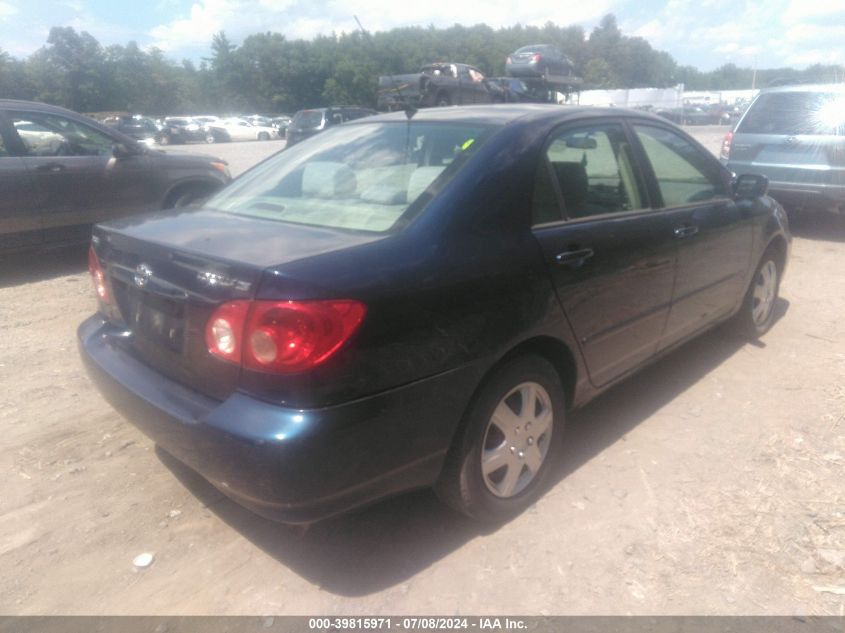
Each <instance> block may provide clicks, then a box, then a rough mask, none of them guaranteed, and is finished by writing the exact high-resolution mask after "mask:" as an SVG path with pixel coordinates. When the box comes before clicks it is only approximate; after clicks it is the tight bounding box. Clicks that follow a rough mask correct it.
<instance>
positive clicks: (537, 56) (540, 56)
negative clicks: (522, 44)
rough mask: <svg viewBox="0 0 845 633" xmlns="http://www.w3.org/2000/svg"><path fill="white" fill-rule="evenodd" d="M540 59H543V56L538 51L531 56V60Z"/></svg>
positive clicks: (536, 60) (537, 60)
mask: <svg viewBox="0 0 845 633" xmlns="http://www.w3.org/2000/svg"><path fill="white" fill-rule="evenodd" d="M541 59H543V56H542V55H540V54H539V53H535V54H534V55H533V56H532V57H531V61H532V62H539V61H540V60H541Z"/></svg>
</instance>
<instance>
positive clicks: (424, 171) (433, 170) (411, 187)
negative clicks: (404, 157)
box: [408, 165, 446, 202]
mask: <svg viewBox="0 0 845 633" xmlns="http://www.w3.org/2000/svg"><path fill="white" fill-rule="evenodd" d="M444 169H446V168H445V167H444V166H442V165H437V166H432V167H417V168H416V169H415V170H414V171H413V172H411V179H410V180H409V181H408V202H413V201H414V200H416V199H417V198H418V197H419V196H420V194H421V193H422V192H423V191H425V190H426V189H427V188H428V186H429V185H430V184H431V183H432V182H434V179H435V178H437V177H438V176H439V175H440V174H441V172H442V171H443V170H444Z"/></svg>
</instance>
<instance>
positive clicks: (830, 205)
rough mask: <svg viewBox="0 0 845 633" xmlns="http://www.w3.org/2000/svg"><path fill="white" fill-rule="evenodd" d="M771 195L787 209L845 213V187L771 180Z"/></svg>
mask: <svg viewBox="0 0 845 633" xmlns="http://www.w3.org/2000/svg"><path fill="white" fill-rule="evenodd" d="M769 195H770V196H771V197H772V198H774V199H775V200H777V201H778V202H780V203H781V204H782V205H783V206H784V207H785V208H787V209H802V210H803V209H808V210H818V211H830V212H833V213H845V187H843V186H841V185H804V184H794V183H783V182H770V183H769Z"/></svg>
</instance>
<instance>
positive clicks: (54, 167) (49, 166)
mask: <svg viewBox="0 0 845 633" xmlns="http://www.w3.org/2000/svg"><path fill="white" fill-rule="evenodd" d="M64 168H65V166H64V165H62V164H61V163H45V164H43V165H38V166H37V167H36V168H35V171H49V172H52V173H55V172H59V171H64Z"/></svg>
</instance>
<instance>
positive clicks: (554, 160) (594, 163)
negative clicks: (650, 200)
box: [533, 123, 646, 224]
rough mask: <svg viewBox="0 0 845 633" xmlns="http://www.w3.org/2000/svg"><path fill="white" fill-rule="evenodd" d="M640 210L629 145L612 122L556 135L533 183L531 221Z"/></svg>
mask: <svg viewBox="0 0 845 633" xmlns="http://www.w3.org/2000/svg"><path fill="white" fill-rule="evenodd" d="M558 196H559V199H560V200H561V201H562V203H563V218H566V219H572V218H581V217H587V216H593V215H601V214H607V213H618V212H620V211H631V210H634V209H641V208H644V207H645V206H646V205H645V204H644V200H645V197H644V196H643V195H642V191H641V189H640V186H639V184H638V181H637V177H636V172H635V170H634V165H633V160H632V154H631V149H630V147H629V145H628V142H627V137H626V135H625V131H624V129H623V128H622V126H621V125H620V124H618V123H610V124H597V125H593V126H589V127H579V128H577V129H568V130H566V131H564V132H560V133H558V134H556V135H555V136H554V137H553V138H552V140H551V143H550V144H549V147H548V150H547V151H546V156H545V160H544V161H542V163H541V165H540V168H539V170H538V173H537V180H536V182H535V193H534V203H533V221H534V223H535V224H542V223H545V222H554V221H557V220H561V219H563V218H562V217H561V211H560V208H559V207H558V206H557V201H556V199H557V197H558Z"/></svg>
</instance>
